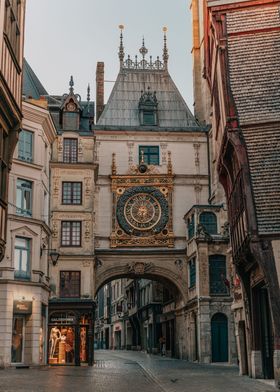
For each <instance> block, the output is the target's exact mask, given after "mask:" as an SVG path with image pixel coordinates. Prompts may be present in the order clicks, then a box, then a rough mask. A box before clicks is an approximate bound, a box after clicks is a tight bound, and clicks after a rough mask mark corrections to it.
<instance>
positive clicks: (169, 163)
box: [167, 151, 172, 175]
mask: <svg viewBox="0 0 280 392" xmlns="http://www.w3.org/2000/svg"><path fill="white" fill-rule="evenodd" d="M167 174H170V175H171V174H172V162H171V151H168V162H167Z"/></svg>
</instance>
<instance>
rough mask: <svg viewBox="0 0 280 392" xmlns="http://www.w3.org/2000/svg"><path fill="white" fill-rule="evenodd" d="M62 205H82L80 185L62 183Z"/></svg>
mask: <svg viewBox="0 0 280 392" xmlns="http://www.w3.org/2000/svg"><path fill="white" fill-rule="evenodd" d="M62 204H82V183H81V182H63V183H62Z"/></svg>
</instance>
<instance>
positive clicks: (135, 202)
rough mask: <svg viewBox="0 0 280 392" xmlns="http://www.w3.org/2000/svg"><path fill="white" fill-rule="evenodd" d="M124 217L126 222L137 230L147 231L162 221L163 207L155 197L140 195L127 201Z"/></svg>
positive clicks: (145, 194) (146, 194)
mask: <svg viewBox="0 0 280 392" xmlns="http://www.w3.org/2000/svg"><path fill="white" fill-rule="evenodd" d="M124 215H125V218H126V221H127V222H128V223H129V224H130V225H131V226H132V227H134V228H135V229H138V230H147V229H151V228H152V227H154V226H155V225H156V224H157V223H158V221H159V220H160V216H161V206H160V203H159V201H158V200H157V199H156V198H155V197H154V196H152V195H149V194H148V193H138V194H136V195H134V196H131V197H130V198H129V199H128V200H127V202H126V204H125V209H124Z"/></svg>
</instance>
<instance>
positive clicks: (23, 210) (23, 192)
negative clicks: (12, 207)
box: [16, 178, 32, 216]
mask: <svg viewBox="0 0 280 392" xmlns="http://www.w3.org/2000/svg"><path fill="white" fill-rule="evenodd" d="M16 204H17V206H16V207H17V208H16V212H17V214H18V215H24V216H32V182H31V181H27V180H22V179H20V178H18V180H17V200H16Z"/></svg>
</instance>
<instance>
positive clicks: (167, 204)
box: [111, 154, 174, 248]
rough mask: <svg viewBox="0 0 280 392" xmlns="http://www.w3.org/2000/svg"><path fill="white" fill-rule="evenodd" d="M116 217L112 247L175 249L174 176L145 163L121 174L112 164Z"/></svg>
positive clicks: (170, 168)
mask: <svg viewBox="0 0 280 392" xmlns="http://www.w3.org/2000/svg"><path fill="white" fill-rule="evenodd" d="M111 181H112V194H113V218H112V234H111V247H114V248H115V247H158V246H162V247H173V246H174V235H173V225H172V192H173V174H172V165H171V158H170V155H169V160H168V165H167V173H164V174H162V173H158V172H157V171H156V169H155V167H154V166H148V165H146V164H144V163H143V162H142V163H140V165H138V166H133V167H131V168H130V170H129V172H128V173H127V174H125V175H118V174H117V169H116V165H115V157H114V154H113V162H112V175H111Z"/></svg>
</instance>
